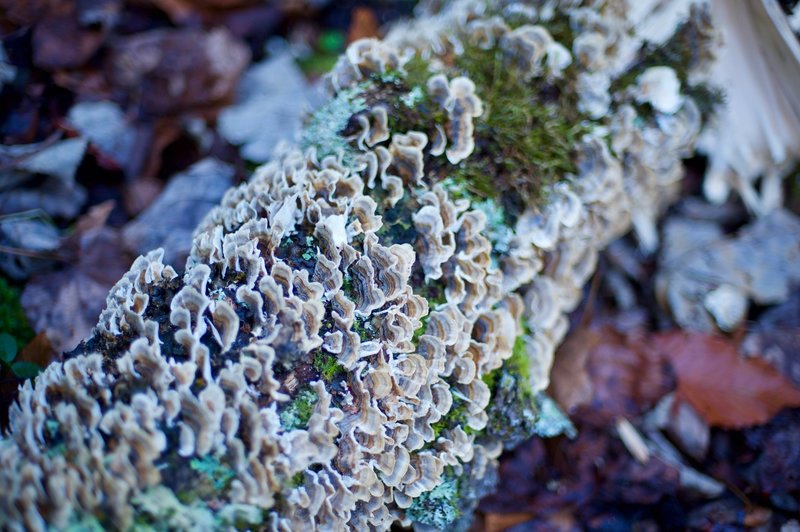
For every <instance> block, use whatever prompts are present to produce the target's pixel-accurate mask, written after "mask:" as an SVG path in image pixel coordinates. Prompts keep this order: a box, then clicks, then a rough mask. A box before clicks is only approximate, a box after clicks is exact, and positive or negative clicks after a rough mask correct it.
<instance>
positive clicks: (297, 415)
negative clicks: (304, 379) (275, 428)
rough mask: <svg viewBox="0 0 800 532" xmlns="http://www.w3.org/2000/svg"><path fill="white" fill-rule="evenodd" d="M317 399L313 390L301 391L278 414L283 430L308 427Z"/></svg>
mask: <svg viewBox="0 0 800 532" xmlns="http://www.w3.org/2000/svg"><path fill="white" fill-rule="evenodd" d="M318 400H319V397H318V396H317V392H315V391H314V390H310V389H306V390H303V391H301V392H300V393H298V394H297V397H295V398H294V399H293V400H292V401H291V402H290V403H289V404H288V405H287V406H286V407H285V408H284V409H283V411H282V412H281V413H280V414H279V415H280V418H281V425H283V430H294V429H299V428H303V427H305V426H307V425H308V420H309V419H311V415H312V414H313V413H314V405H316V404H317V401H318Z"/></svg>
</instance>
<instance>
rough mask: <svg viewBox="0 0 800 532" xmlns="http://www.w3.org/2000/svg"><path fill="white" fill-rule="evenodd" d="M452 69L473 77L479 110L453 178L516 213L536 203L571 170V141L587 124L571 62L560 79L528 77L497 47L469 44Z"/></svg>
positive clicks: (575, 140)
mask: <svg viewBox="0 0 800 532" xmlns="http://www.w3.org/2000/svg"><path fill="white" fill-rule="evenodd" d="M453 70H454V72H453V74H454V75H455V74H461V75H466V76H468V77H469V78H470V79H471V80H472V81H473V82H474V83H475V86H476V92H477V94H478V96H479V97H480V98H481V100H482V101H483V105H484V112H483V115H482V116H480V117H478V118H477V119H476V120H475V151H474V153H473V154H472V155H471V156H470V157H469V158H468V159H467V160H465V161H462V162H461V163H460V164H459V165H458V167H456V169H455V170H454V172H453V173H452V175H451V177H452V179H454V180H455V181H456V182H458V183H459V184H461V185H463V186H464V188H466V189H467V190H468V191H469V192H470V193H471V194H473V195H475V196H477V197H479V198H493V199H496V200H497V201H498V202H499V203H500V204H501V205H502V206H503V208H504V209H505V210H506V212H507V213H508V214H509V215H510V216H511V217H512V218H513V217H515V216H516V215H518V214H519V213H520V212H522V211H523V210H524V209H525V207H527V206H530V205H534V204H537V203H538V202H539V201H541V200H542V190H543V189H544V188H545V187H546V185H549V184H552V183H555V182H557V181H559V180H561V179H563V178H564V177H565V176H566V174H569V173H575V172H576V167H575V161H574V147H575V145H576V144H577V141H578V139H579V138H580V137H581V136H582V135H584V134H585V133H586V132H587V131H588V122H587V121H586V117H585V116H583V115H582V114H580V113H579V111H578V106H577V104H576V101H575V94H574V91H572V90H569V84H570V83H572V81H571V79H572V78H571V76H572V67H570V68H568V69H567V70H566V71H565V74H564V80H562V81H559V82H558V83H557V84H555V83H551V82H550V81H548V80H546V79H545V78H541V77H539V78H534V79H528V78H527V76H526V74H525V73H523V72H522V71H520V70H519V68H518V67H517V66H516V65H514V64H513V63H509V62H507V61H505V60H504V55H503V53H502V51H501V50H500V49H499V48H493V49H490V50H482V49H480V48H477V47H475V46H467V47H466V50H465V51H464V53H463V54H462V55H460V56H458V57H457V58H456V59H455V63H454V65H453Z"/></svg>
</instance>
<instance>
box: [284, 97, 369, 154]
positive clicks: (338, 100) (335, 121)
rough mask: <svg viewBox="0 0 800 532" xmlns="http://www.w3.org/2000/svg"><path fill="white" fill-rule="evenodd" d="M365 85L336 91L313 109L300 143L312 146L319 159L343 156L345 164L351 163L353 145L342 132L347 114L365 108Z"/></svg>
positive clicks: (307, 146)
mask: <svg viewBox="0 0 800 532" xmlns="http://www.w3.org/2000/svg"><path fill="white" fill-rule="evenodd" d="M365 89H366V87H365V86H364V85H363V84H362V85H358V86H356V87H352V88H348V89H344V90H342V91H339V92H338V93H337V94H336V96H334V97H333V98H331V99H330V100H328V101H327V102H326V103H325V104H324V105H323V106H322V107H320V108H319V109H317V111H315V112H314V113H313V114H312V115H311V117H310V119H309V121H308V124H307V126H306V128H305V130H304V131H303V136H302V138H301V141H300V144H301V146H302V147H303V148H304V149H306V148H310V147H315V148H316V149H317V156H318V157H319V158H320V159H322V158H324V157H326V156H328V155H336V156H338V155H340V154H341V155H342V157H343V161H344V162H345V163H350V162H352V161H351V159H352V156H353V153H354V152H353V148H352V147H351V146H350V144H349V143H348V141H347V139H345V138H344V137H343V136H342V132H343V131H344V130H345V128H346V127H347V123H348V122H349V121H350V117H352V116H353V115H354V114H356V113H358V112H360V111H363V110H364V109H366V108H367V103H366V101H365V100H364V97H363V92H364V90H365Z"/></svg>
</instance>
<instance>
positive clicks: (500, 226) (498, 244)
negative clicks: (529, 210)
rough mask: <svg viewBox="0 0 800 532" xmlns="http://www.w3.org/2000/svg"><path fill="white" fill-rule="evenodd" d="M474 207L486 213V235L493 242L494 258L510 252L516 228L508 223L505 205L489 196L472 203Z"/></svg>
mask: <svg viewBox="0 0 800 532" xmlns="http://www.w3.org/2000/svg"><path fill="white" fill-rule="evenodd" d="M472 208H473V209H476V210H479V211H481V212H482V213H483V214H485V215H486V230H485V231H484V235H485V236H486V238H488V239H489V241H490V242H491V243H492V258H493V259H495V261H496V257H497V255H503V254H505V253H508V251H509V250H510V249H511V242H512V240H513V239H514V230H513V229H512V228H511V227H510V226H509V225H508V221H507V220H506V213H505V211H504V210H503V207H501V206H500V205H498V204H497V202H496V201H494V200H493V199H490V198H487V199H485V200H483V201H478V202H475V203H473V204H472Z"/></svg>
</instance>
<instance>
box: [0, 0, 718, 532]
mask: <svg viewBox="0 0 800 532" xmlns="http://www.w3.org/2000/svg"><path fill="white" fill-rule="evenodd" d="M616 3H617V2H601V3H595V2H591V1H586V2H572V1H564V2H556V3H553V2H546V3H544V5H545V6H549V8H548V9H545V7H542V9H541V10H539V9H536V8H535V7H530V6H522V5H519V4H517V3H514V2H506V1H504V0H499V1H492V2H484V1H474V0H468V1H462V2H454V3H452V4H451V5H450V6H448V7H447V8H446V9H445V10H443V11H442V12H440V13H437V14H433V15H431V16H429V17H425V18H424V19H421V20H419V21H416V22H411V23H408V24H406V25H403V26H398V27H396V28H395V29H394V30H393V31H392V32H390V34H389V35H388V36H387V37H386V39H385V40H383V41H379V40H375V39H368V40H361V41H356V42H354V43H353V44H351V45H350V47H349V48H348V50H347V53H346V54H345V55H344V56H342V57H341V58H340V59H339V61H338V63H337V64H336V66H335V67H334V69H333V71H332V72H331V73H330V75H329V77H328V85H329V87H330V89H331V91H332V95H331V99H330V101H329V102H328V103H327V104H325V105H323V106H322V108H321V109H320V110H318V111H317V114H316V115H313V116H312V117H311V118H310V120H309V122H308V129H307V130H306V132H305V134H304V135H303V141H302V148H295V147H288V148H285V149H283V151H281V152H280V153H278V154H277V155H276V157H275V158H274V159H273V160H272V161H271V162H268V163H267V164H265V165H264V166H262V167H260V168H259V169H258V170H257V171H256V172H255V174H254V175H253V176H252V178H251V179H250V180H249V181H248V182H245V183H243V184H241V185H239V186H237V187H235V188H232V189H231V190H229V191H228V192H227V193H226V194H225V196H224V198H223V200H222V203H221V204H220V205H219V206H218V207H216V208H214V209H213V210H212V211H211V212H210V213H209V214H208V215H207V216H206V218H205V220H204V221H203V222H202V223H201V224H200V226H199V227H198V228H197V230H196V232H195V235H194V239H193V247H192V250H191V254H190V256H189V259H188V261H187V263H186V265H185V268H183V269H180V268H179V267H178V266H179V265H172V266H170V265H165V264H164V263H163V261H162V259H163V252H162V251H159V250H156V251H153V252H150V253H148V254H146V255H144V256H141V257H139V258H138V259H137V260H136V261H135V262H134V264H133V266H132V267H131V269H130V271H129V272H128V273H127V274H126V275H125V276H124V277H123V278H122V279H121V280H120V281H119V282H118V283H117V284H116V285H115V286H114V288H113V289H112V291H111V293H110V294H109V296H108V301H107V308H106V310H105V311H104V312H103V314H102V315H101V316H100V321H99V323H98V325H97V327H96V328H95V329H94V331H93V334H92V336H91V337H90V338H89V339H87V340H86V341H85V342H84V343H82V344H81V345H80V346H79V347H78V348H77V349H76V350H75V351H73V352H71V353H68V354H67V355H66V356H65V360H64V361H63V362H57V363H54V364H52V365H51V366H50V367H48V368H47V369H46V370H45V371H44V372H43V373H42V374H41V375H40V376H39V377H38V378H37V379H36V381H35V382H26V383H25V384H24V386H22V387H21V389H20V391H19V396H18V400H17V402H16V403H15V404H14V405H13V406H12V408H11V412H10V430H9V432H8V434H7V436H5V437H4V438H3V439H2V440H0V483H2V484H3V485H4V486H5V489H4V490H3V493H2V494H0V527H2V528H7V529H11V530H22V529H31V530H46V529H48V528H49V527H55V528H66V527H69V526H70V525H74V524H82V525H86V524H87V523H93V524H95V525H99V526H104V527H109V528H114V529H121V530H125V529H129V528H131V527H132V526H133V525H134V524H136V526H147V525H151V526H163V525H164V523H166V524H168V525H169V526H173V524H174V526H176V527H178V528H180V527H199V528H212V527H222V528H225V527H241V528H259V529H264V528H266V529H273V530H287V531H288V530H312V529H326V530H328V529H333V530H343V529H346V528H353V529H358V530H366V529H381V530H385V529H388V528H389V527H390V526H391V525H392V524H393V523H396V522H397V523H401V524H403V525H412V524H413V525H415V526H417V527H419V528H420V529H425V528H426V527H435V528H443V527H454V528H457V529H462V530H463V529H465V528H466V527H467V526H468V523H469V519H470V514H471V513H472V510H473V509H474V507H475V505H476V504H477V500H478V498H479V497H481V496H483V495H484V494H486V493H488V492H489V491H491V490H492V488H493V482H494V479H496V468H497V457H498V456H499V454H500V452H501V451H502V449H503V447H504V445H506V446H511V445H514V444H515V443H517V442H519V441H521V440H522V439H524V438H526V437H529V436H531V435H532V434H534V433H536V431H537V428H536V427H537V426H547V427H551V428H552V427H556V426H563V427H569V423H568V422H562V423H557V422H553V421H551V420H552V418H553V416H554V414H553V411H554V408H553V405H552V403H551V402H548V401H549V400H548V399H547V398H546V397H545V396H544V395H542V393H543V390H544V389H545V388H546V387H547V385H548V374H549V369H550V366H551V363H552V359H553V354H554V352H555V348H556V346H557V345H558V344H559V343H560V342H561V340H562V339H563V337H564V335H565V334H566V331H567V327H568V325H567V318H566V314H567V313H568V312H570V311H571V310H573V309H574V308H575V307H576V305H577V304H578V302H579V300H580V297H581V294H582V289H583V286H584V284H585V283H586V281H587V280H588V279H589V277H590V276H591V275H592V273H593V270H594V266H595V264H596V261H597V256H598V252H599V250H601V249H602V248H603V247H604V246H606V245H607V244H608V243H609V242H610V241H611V240H612V239H614V238H616V237H618V236H620V235H621V234H623V233H624V232H626V231H627V230H629V229H630V228H631V227H632V226H633V227H634V228H635V229H636V231H637V233H638V234H639V235H640V237H641V238H642V241H643V243H645V244H646V245H648V246H649V245H652V241H653V238H654V234H655V232H654V230H653V227H654V226H653V224H654V220H655V219H656V216H657V215H658V213H659V212H661V211H663V209H664V208H665V207H666V206H667V205H668V203H669V201H670V200H671V199H672V198H674V197H675V196H676V193H677V187H678V184H679V183H678V182H679V179H680V177H681V175H682V166H681V157H683V156H685V155H686V154H688V153H691V151H692V150H693V147H694V143H695V141H696V138H697V136H698V133H699V131H700V128H701V113H700V112H698V110H697V106H696V105H695V103H694V102H693V101H692V99H691V97H690V96H689V95H687V94H686V92H687V91H688V89H689V88H690V87H687V86H683V85H682V86H681V87H680V88H681V92H682V96H681V98H680V102H681V103H680V106H679V107H678V108H673V107H674V106H673V105H672V104H673V103H675V102H674V101H673V100H672V99H671V98H672V96H671V94H670V95H669V96H670V99H669V101H667V102H666V104H668V105H666V108H665V107H664V105H662V104H664V103H665V102H664V101H663V98H662V96H663V94H661V92H658V91H656V92H653V91H652V90H651V91H650V92H648V93H647V94H648V96H647V102H651V103H652V104H653V105H652V108H647V109H644V108H643V106H644V104H642V97H643V96H641V95H642V94H643V93H642V92H641V85H642V84H641V83H640V84H639V85H636V80H637V79H640V80H641V79H642V78H639V75H640V74H641V73H642V68H641V65H640V64H639V63H637V62H636V61H637V60H636V59H633V60H630V58H631V57H634V58H636V57H637V55H636V53H635V52H636V50H638V49H639V48H640V47H641V39H637V38H636V28H634V27H632V25H631V23H630V22H629V21H628V20H626V19H625V18H624V13H625V11H624V10H618V9H611V8H610V7H608V6H610V5H612V4H616ZM534 4H536V3H534ZM595 4H597V6H595ZM604 5H605V6H607V7H605V8H604V7H601V6H604ZM697 35H698V37H697V38H698V39H702V38H705V37H704V35H705V34H703V33H702V32H700V33H698V34H697ZM631 47H633V48H634V49H633V50H631ZM570 50H573V51H574V53H575V54H576V58H575V60H573V58H572V56H571V53H570ZM470 54H475V55H474V56H471V55H470ZM625 58H628V59H627V60H628V61H629V63H627V64H625V63H624V61H625V60H626V59H625ZM470 61H472V62H471V63H470ZM480 61H490V63H488V64H480ZM630 61H632V62H630ZM464 65H472V66H471V67H467V66H464ZM663 66H665V67H673V68H686V65H672V64H664V65H663ZM631 72H632V73H633V76H632V77H631V80H630V81H629V82H628V83H627V85H626V84H620V83H617V81H619V80H620V79H622V76H623V75H624V74H626V73H631ZM651 72H652V71H651ZM492 76H494V78H493V77H492ZM506 76H516V79H519V80H524V83H522V82H520V83H521V84H520V85H518V86H516V87H517V89H518V92H512V93H507V94H506V95H505V96H504V97H502V98H501V97H500V95H499V94H497V93H496V91H497V90H499V89H498V87H500V85H501V84H500V83H493V81H497V80H501V79H506ZM495 78H496V79H495ZM647 79H648V78H647V76H644V80H645V81H646V80H647ZM487 83H488V85H487ZM637 90H638V92H637ZM653 90H654V89H653ZM509 94H510V95H511V96H509ZM517 95H518V96H517ZM514 98H517V99H516V100H514ZM654 98H655V99H654ZM676 105H677V104H676ZM579 108H585V112H584V111H580V110H579ZM533 112H535V114H531V113H533ZM665 112H666V114H665ZM564 113H568V114H566V115H565V114H564ZM506 116H511V117H512V120H511V121H510V122H507V121H506V120H505V118H502V119H498V117H506ZM567 116H568V117H569V118H566V117H567ZM518 118H521V119H522V120H523V121H524V123H525V124H528V125H527V126H526V129H525V130H522V131H518V130H514V131H508V130H505V131H504V130H503V129H502V128H503V127H504V126H505V127H506V128H509V127H517V125H518V124H519V123H520V122H519V121H518ZM487 124H488V126H487ZM493 128H494V129H493ZM575 131H580V132H581V134H580V135H578V136H576V137H575V139H574V142H573V141H570V143H568V144H567V145H566V146H564V147H563V149H562V148H559V149H562V151H559V152H557V153H555V152H553V151H549V149H550V146H549V145H548V144H546V143H537V142H536V141H531V139H530V138H528V137H527V136H533V137H531V138H548V139H555V141H561V142H562V144H563V139H566V138H570V139H572V138H573V137H572V136H571V135H574V132H575ZM545 134H546V135H545ZM536 135H539V136H536ZM548 135H549V136H548ZM519 138H522V139H523V140H524V141H525V142H526V144H525V146H526V150H527V151H522V152H520V151H519V146H516V145H513V144H514V140H513V139H519ZM493 150H494V151H493ZM515 150H516V151H515ZM512 153H513V156H514V157H516V160H517V161H521V162H518V163H517V165H518V166H517V168H516V170H515V171H514V173H513V174H511V173H507V172H506V169H507V168H508V167H507V166H498V165H496V164H495V160H497V159H503V158H504V157H505V156H506V155H508V154H512ZM478 155H480V156H478ZM554 157H558V158H559V159H558V161H557V163H558V164H562V161H564V160H566V161H567V163H568V166H566V167H564V168H568V169H569V170H568V171H567V170H565V171H563V172H561V171H560V170H559V172H560V173H559V174H558V176H557V177H558V179H557V180H556V181H555V182H548V181H546V180H542V181H539V176H541V175H543V174H544V173H547V172H548V171H550V170H548V169H551V168H553V167H554V166H553V165H554V164H556V163H555V162H554V160H553V159H552V158H554ZM465 165H472V166H471V168H472V169H473V170H474V171H473V172H472V173H469V174H465V173H462V172H461V170H463V169H464V167H465ZM481 165H485V166H481ZM557 168H561V166H557ZM551 173H552V172H551ZM475 179H483V180H484V181H487V180H488V183H490V184H491V185H490V186H489V187H485V186H479V185H481V183H477V182H476V181H475ZM521 179H522V180H524V181H525V182H526V183H527V184H526V186H530V187H534V186H539V185H537V183H540V184H541V185H540V186H541V190H540V191H539V192H540V193H539V194H537V195H530V196H529V197H524V198H520V197H516V196H514V195H513V194H506V193H503V194H498V193H496V191H497V190H500V191H509V190H514V187H515V186H518V185H519V183H517V181H519V180H521ZM512 181H513V182H512ZM494 185H496V186H494ZM542 405H549V406H548V408H547V416H548V421H547V422H546V423H539V421H540V418H541V416H542V415H543V414H542V411H541V410H542V408H543V407H542ZM490 414H491V418H492V419H491V420H490ZM503 420H507V422H506V423H504V422H503ZM498 423H500V424H498ZM501 425H502V426H501ZM551 428H550V429H547V430H545V431H544V432H543V434H545V435H548V436H550V435H552V434H553V430H552V429H551ZM542 430H544V429H542Z"/></svg>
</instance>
